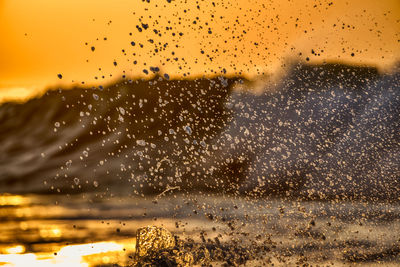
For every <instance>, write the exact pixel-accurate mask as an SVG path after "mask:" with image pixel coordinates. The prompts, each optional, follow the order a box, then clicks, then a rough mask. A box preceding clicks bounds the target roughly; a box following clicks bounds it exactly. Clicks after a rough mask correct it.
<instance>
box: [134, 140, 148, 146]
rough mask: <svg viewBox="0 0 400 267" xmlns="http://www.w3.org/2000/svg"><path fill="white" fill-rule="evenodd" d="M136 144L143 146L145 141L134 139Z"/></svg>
mask: <svg viewBox="0 0 400 267" xmlns="http://www.w3.org/2000/svg"><path fill="white" fill-rule="evenodd" d="M136 144H138V145H139V146H145V145H146V142H145V141H144V140H136Z"/></svg>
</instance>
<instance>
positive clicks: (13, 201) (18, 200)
mask: <svg viewBox="0 0 400 267" xmlns="http://www.w3.org/2000/svg"><path fill="white" fill-rule="evenodd" d="M29 203H30V199H29V198H28V197H25V196H18V195H10V194H0V206H19V205H27V204H29Z"/></svg>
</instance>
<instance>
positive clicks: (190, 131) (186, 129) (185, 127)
mask: <svg viewBox="0 0 400 267" xmlns="http://www.w3.org/2000/svg"><path fill="white" fill-rule="evenodd" d="M183 129H184V130H185V132H186V133H187V134H188V135H191V134H192V128H190V126H189V125H186V126H184V127H183Z"/></svg>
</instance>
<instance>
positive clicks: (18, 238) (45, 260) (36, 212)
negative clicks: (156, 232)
mask: <svg viewBox="0 0 400 267" xmlns="http://www.w3.org/2000/svg"><path fill="white" fill-rule="evenodd" d="M38 199H40V198H37V197H36V198H35V197H34V196H19V195H11V194H0V229H1V230H0V266H2V267H5V266H7V267H8V266H10V267H11V266H21V267H22V266H23V267H25V266H30V267H34V266H40V267H42V266H57V267H61V266H82V267H83V266H87V267H92V266H100V265H107V264H119V265H122V266H126V265H128V264H129V262H128V260H129V258H128V256H129V255H130V254H133V253H134V251H135V238H133V235H132V237H129V235H127V237H125V238H121V236H120V237H117V238H114V236H113V234H112V233H111V231H110V229H107V227H108V228H115V225H116V223H115V222H109V221H108V223H107V224H106V225H107V227H106V226H102V227H103V230H99V229H98V228H99V224H100V225H102V223H101V222H100V221H99V220H96V219H92V220H87V219H84V218H83V217H82V210H83V208H82V207H81V206H78V208H76V207H75V208H71V207H68V206H65V207H61V206H57V205H54V204H50V205H49V203H46V201H43V199H40V200H39V201H38ZM86 212H87V209H86ZM62 215H66V216H74V215H75V216H76V219H74V220H72V221H73V223H72V221H71V220H69V219H63V217H62ZM77 222H79V223H78V225H81V226H80V227H77V228H76V227H75V225H73V224H75V223H77ZM104 224H105V223H104ZM82 225H83V226H82ZM78 228H79V229H78ZM71 229H72V230H71ZM106 230H108V231H106ZM93 232H97V236H94V235H93ZM99 232H100V234H99ZM132 232H133V231H132ZM114 233H115V231H114ZM91 239H92V240H91ZM99 239H100V240H99ZM82 241H83V242H82ZM85 241H86V242H87V243H86V242H85Z"/></svg>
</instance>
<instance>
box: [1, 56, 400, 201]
mask: <svg viewBox="0 0 400 267" xmlns="http://www.w3.org/2000/svg"><path fill="white" fill-rule="evenodd" d="M399 76H400V74H399V72H395V73H394V74H390V75H389V74H387V75H382V74H379V73H378V71H377V70H376V69H375V68H372V67H357V66H348V65H342V64H323V65H303V64H297V65H294V66H292V68H291V69H290V70H289V71H288V73H287V74H286V75H285V76H284V77H282V78H281V79H280V81H278V82H277V83H275V84H266V85H265V87H266V88H267V87H268V90H266V91H265V92H264V93H263V94H261V95H258V96H257V95H254V94H251V93H245V92H237V91H234V90H232V89H233V87H234V86H235V84H237V83H243V82H245V83H246V81H243V80H242V79H240V78H224V77H216V78H212V79H206V78H202V79H196V80H166V79H164V78H162V77H159V76H156V77H155V78H153V79H151V80H121V81H119V82H117V83H115V84H113V85H111V86H109V87H107V88H104V89H100V88H97V89H84V88H74V89H71V90H56V91H54V90H53V91H48V92H47V93H46V94H45V95H44V96H42V97H40V98H37V99H32V100H30V101H28V102H26V103H23V104H17V103H5V104H3V105H1V106H0V191H1V192H9V193H79V192H86V191H97V192H101V193H110V194H114V193H115V194H117V193H132V194H139V195H145V194H155V193H160V192H164V191H166V190H167V191H168V190H172V189H174V190H181V191H185V192H190V191H208V192H210V191H215V192H225V193H232V194H236V193H240V194H252V195H253V194H255V195H267V196H270V195H284V196H287V195H291V196H292V195H297V196H301V197H306V198H336V197H340V198H341V197H343V196H344V197H349V198H379V199H399V197H400V178H399V177H400V167H399V166H400V161H399V158H400V138H399V134H398V132H399V130H400V118H399V114H400V78H399ZM271 88H272V90H271Z"/></svg>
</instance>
